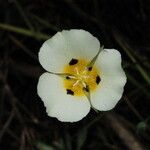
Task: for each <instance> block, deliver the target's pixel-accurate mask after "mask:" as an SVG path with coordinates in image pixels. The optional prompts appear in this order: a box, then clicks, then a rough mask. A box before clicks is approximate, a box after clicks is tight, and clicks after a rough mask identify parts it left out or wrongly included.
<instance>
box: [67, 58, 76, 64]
mask: <svg viewBox="0 0 150 150" xmlns="http://www.w3.org/2000/svg"><path fill="white" fill-rule="evenodd" d="M77 63H78V59H74V58H72V59H71V61H70V62H69V65H75V64H77Z"/></svg>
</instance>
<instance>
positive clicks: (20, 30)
mask: <svg viewBox="0 0 150 150" xmlns="http://www.w3.org/2000/svg"><path fill="white" fill-rule="evenodd" d="M0 29H2V30H7V31H11V32H15V33H19V34H22V35H25V36H29V37H33V38H35V39H40V40H47V39H48V38H49V37H50V36H48V35H47V34H43V33H40V32H32V31H30V30H28V29H25V28H20V27H16V26H12V25H9V24H3V23H1V22H0Z"/></svg>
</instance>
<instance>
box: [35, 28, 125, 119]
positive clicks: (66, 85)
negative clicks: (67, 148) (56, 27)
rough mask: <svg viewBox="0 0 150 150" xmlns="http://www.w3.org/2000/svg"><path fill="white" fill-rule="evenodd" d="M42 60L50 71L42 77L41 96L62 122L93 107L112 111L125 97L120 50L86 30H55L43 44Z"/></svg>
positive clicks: (77, 116) (40, 55) (49, 113)
mask: <svg viewBox="0 0 150 150" xmlns="http://www.w3.org/2000/svg"><path fill="white" fill-rule="evenodd" d="M39 61H40V63H41V65H42V66H43V68H44V69H46V70H47V71H48V72H46V73H44V74H42V75H41V77H40V78H39V82H38V87H37V91H38V95H39V96H40V97H41V99H42V100H43V102H44V105H45V106H46V111H47V113H48V115H49V116H51V117H56V118H57V119H58V120H60V121H65V122H75V121H79V120H81V119H82V118H83V117H85V116H86V115H87V114H88V113H89V111H90V108H91V107H92V108H94V109H95V110H99V111H106V110H110V109H112V108H114V106H115V105H116V104H117V102H118V101H119V100H120V98H121V96H122V93H123V89H124V85H125V83H126V75H125V73H124V71H123V69H122V67H121V55H120V53H119V51H117V50H115V49H103V48H102V47H100V43H99V41H98V39H97V38H96V37H94V36H92V35H91V34H90V33H89V32H87V31H84V30H77V29H72V30H63V31H62V32H58V33H56V34H55V35H54V36H53V37H52V38H50V39H49V40H47V41H46V42H44V44H43V45H42V47H41V49H40V52H39Z"/></svg>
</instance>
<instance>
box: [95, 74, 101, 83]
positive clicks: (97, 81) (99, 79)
mask: <svg viewBox="0 0 150 150" xmlns="http://www.w3.org/2000/svg"><path fill="white" fill-rule="evenodd" d="M100 81H101V78H100V76H99V75H97V77H96V83H97V84H99V83H100Z"/></svg>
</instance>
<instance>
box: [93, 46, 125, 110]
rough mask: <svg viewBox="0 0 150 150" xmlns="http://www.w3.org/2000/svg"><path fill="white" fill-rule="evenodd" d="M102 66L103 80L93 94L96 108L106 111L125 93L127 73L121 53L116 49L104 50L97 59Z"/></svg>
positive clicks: (101, 75) (98, 64)
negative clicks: (123, 67) (122, 63)
mask: <svg viewBox="0 0 150 150" xmlns="http://www.w3.org/2000/svg"><path fill="white" fill-rule="evenodd" d="M96 63H97V66H99V67H100V72H101V74H100V77H101V82H100V85H99V87H98V89H97V90H96V92H95V93H93V94H92V100H91V102H92V105H93V107H94V108H96V109H98V110H100V111H105V110H110V109H112V108H114V107H115V105H116V104H117V102H118V101H119V100H120V98H121V97H122V94H123V90H124V85H125V83H126V75H125V73H124V71H123V69H122V66H121V54H120V53H119V51H117V50H114V49H105V50H103V51H102V52H101V53H100V55H99V58H98V60H97V62H96Z"/></svg>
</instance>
